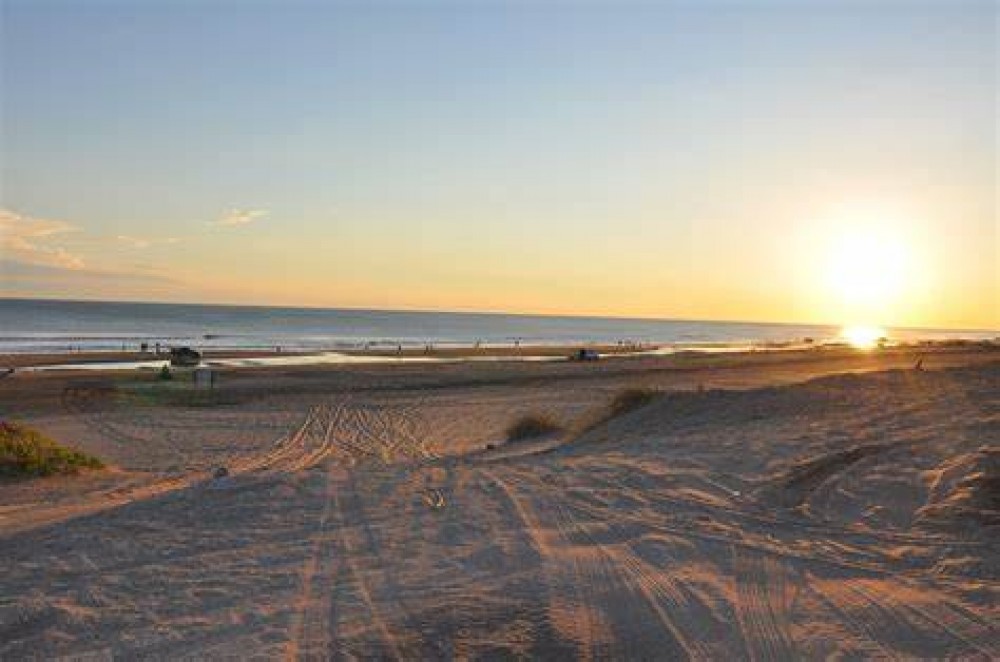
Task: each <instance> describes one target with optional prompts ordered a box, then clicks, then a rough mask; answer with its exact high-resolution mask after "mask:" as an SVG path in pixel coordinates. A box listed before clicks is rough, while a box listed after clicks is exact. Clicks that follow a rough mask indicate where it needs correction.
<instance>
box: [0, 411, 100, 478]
mask: <svg viewBox="0 0 1000 662" xmlns="http://www.w3.org/2000/svg"><path fill="white" fill-rule="evenodd" d="M103 466H104V463H103V462H101V461H100V460H98V459H97V458H96V457H92V456H90V455H87V454H85V453H81V452H79V451H75V450H72V449H70V448H66V447H64V446H61V445H59V444H57V443H56V442H54V441H52V440H51V439H49V438H48V437H46V436H44V435H43V434H41V433H40V432H38V431H36V430H33V429H31V428H29V427H28V426H26V425H21V424H19V423H12V422H10V421H0V476H17V477H22V476H51V475H53V474H73V473H77V472H78V471H80V470H81V469H100V468H101V467H103Z"/></svg>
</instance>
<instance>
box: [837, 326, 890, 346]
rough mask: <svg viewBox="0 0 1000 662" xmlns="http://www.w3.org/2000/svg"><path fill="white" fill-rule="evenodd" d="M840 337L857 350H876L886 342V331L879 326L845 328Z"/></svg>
mask: <svg viewBox="0 0 1000 662" xmlns="http://www.w3.org/2000/svg"><path fill="white" fill-rule="evenodd" d="M840 337H841V338H843V339H844V340H845V341H846V342H847V344H849V345H850V346H851V347H854V348H856V349H874V348H875V347H876V346H878V345H879V344H881V343H882V342H883V341H884V340H885V338H886V331H885V329H883V328H881V327H878V326H845V327H844V328H843V329H841V331H840Z"/></svg>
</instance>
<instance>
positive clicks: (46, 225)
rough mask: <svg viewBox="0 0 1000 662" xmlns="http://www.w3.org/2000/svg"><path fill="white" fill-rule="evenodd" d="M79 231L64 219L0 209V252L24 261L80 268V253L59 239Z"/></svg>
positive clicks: (71, 268) (62, 267)
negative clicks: (64, 244) (35, 216)
mask: <svg viewBox="0 0 1000 662" xmlns="http://www.w3.org/2000/svg"><path fill="white" fill-rule="evenodd" d="M74 232H79V228H78V227H76V226H75V225H71V224H70V223H66V222H65V221H54V220H48V219H42V218H32V217H30V216H23V215H21V214H17V213H15V212H13V211H10V210H7V209H0V253H2V254H3V255H4V256H7V257H9V258H13V259H16V260H18V261H20V262H23V263H26V264H33V265H38V266H45V267H55V268H59V269H69V270H80V269H83V268H84V267H85V266H86V265H85V263H84V260H83V258H82V257H80V256H79V255H77V254H75V253H72V252H70V251H69V250H68V249H67V248H65V247H64V246H62V245H60V244H59V243H57V242H58V240H59V238H60V236H61V235H66V234H71V233H74Z"/></svg>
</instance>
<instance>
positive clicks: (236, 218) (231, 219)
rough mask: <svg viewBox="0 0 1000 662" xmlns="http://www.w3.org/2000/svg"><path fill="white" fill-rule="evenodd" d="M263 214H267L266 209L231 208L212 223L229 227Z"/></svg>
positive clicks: (254, 219)
mask: <svg viewBox="0 0 1000 662" xmlns="http://www.w3.org/2000/svg"><path fill="white" fill-rule="evenodd" d="M265 216H267V210H265V209H231V210H229V211H228V212H226V213H225V214H223V215H222V216H220V217H219V218H218V219H217V220H216V221H215V222H214V223H212V225H218V226H221V227H229V228H233V227H239V226H241V225H248V224H250V223H253V222H254V221H256V220H257V219H259V218H264V217H265Z"/></svg>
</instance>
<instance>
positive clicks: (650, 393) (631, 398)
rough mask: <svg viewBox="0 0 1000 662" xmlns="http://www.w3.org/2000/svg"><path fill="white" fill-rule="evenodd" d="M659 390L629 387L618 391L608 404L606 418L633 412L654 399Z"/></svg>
mask: <svg viewBox="0 0 1000 662" xmlns="http://www.w3.org/2000/svg"><path fill="white" fill-rule="evenodd" d="M659 394H660V392H659V391H657V390H655V389H651V388H629V389H625V390H624V391H622V392H620V393H619V394H618V395H616V396H615V397H614V399H613V400H612V401H611V404H610V405H609V406H608V413H609V415H608V418H609V419H611V418H615V417H617V416H623V415H625V414H628V413H629V412H633V411H635V410H636V409H639V408H640V407H645V406H646V405H648V404H649V403H650V402H652V401H653V400H655V399H656V396H658V395H659Z"/></svg>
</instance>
